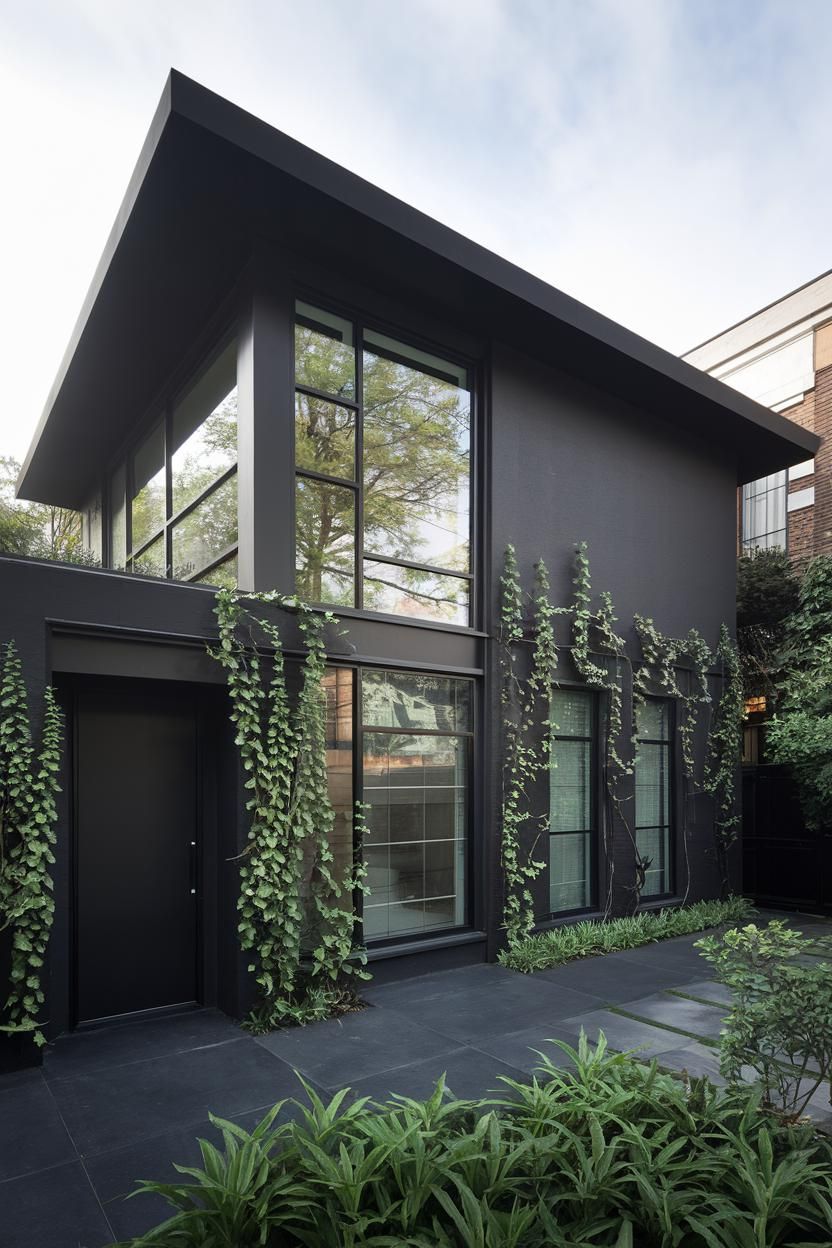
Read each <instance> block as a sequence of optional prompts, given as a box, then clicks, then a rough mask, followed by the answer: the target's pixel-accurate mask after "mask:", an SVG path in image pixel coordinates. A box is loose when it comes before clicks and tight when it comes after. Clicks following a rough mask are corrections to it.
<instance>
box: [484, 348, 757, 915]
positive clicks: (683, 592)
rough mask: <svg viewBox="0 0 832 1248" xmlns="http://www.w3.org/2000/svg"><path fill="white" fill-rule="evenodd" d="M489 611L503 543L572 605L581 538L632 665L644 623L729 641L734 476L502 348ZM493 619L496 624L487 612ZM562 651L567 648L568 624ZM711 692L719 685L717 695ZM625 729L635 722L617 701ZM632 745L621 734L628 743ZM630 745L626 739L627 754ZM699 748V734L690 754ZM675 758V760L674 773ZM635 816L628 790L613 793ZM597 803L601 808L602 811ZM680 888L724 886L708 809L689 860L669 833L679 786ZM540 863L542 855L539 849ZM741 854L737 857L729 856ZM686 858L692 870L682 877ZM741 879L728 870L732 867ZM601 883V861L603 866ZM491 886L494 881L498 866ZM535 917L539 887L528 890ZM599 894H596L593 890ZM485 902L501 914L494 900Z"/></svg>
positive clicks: (634, 415)
mask: <svg viewBox="0 0 832 1248" xmlns="http://www.w3.org/2000/svg"><path fill="white" fill-rule="evenodd" d="M490 406H491V427H490V466H491V469H490V470H491V481H492V483H491V498H490V506H489V508H488V512H487V514H488V529H489V534H490V543H491V563H492V578H491V586H490V600H491V609H492V611H493V612H495V613H496V612H497V610H498V595H499V572H500V567H501V563H502V558H503V553H504V551H505V547H506V545H507V544H508V543H509V542H511V543H513V544H514V546H515V548H516V550H517V556H518V561H519V564H520V568H521V575H522V577H523V579H524V582H525V583H526V584H527V585H529V584H530V583H531V577H532V565H533V564H534V562H535V561H536V560H537V559H539V558H543V559H544V560H545V561H546V563H547V565H548V568H549V571H550V575H551V581H552V596H553V601H554V602H555V603H556V604H560V605H567V604H569V603H570V602H571V600H572V595H573V584H572V578H573V574H574V549H575V544H576V542H578V541H586V543H587V545H588V553H589V559H590V565H591V571H592V582H593V591H594V593H595V595H596V596H597V594H598V593H599V592H600V591H602V590H609V591H610V593H611V594H612V597H613V600H614V603H615V606H616V614H617V616H618V620H619V623H618V625H617V628H618V631H619V632H620V633H621V634H622V635H623V636H624V637H625V639H626V640H627V642H628V648H629V651H630V655H631V657H632V658H634V659H636V660H637V659H638V658H639V654H640V651H639V647H638V642H637V639H636V637H635V634H634V630H633V626H632V620H633V615H634V614H635V613H638V614H641V615H645V616H650V617H652V618H653V620H654V621H655V623H656V625H657V626H658V628H659V629H660V630H662V631H663V632H665V633H668V634H670V635H672V636H681V635H684V634H685V633H687V631H688V629H690V628H691V627H696V628H698V629H699V630H700V631H701V632H702V633H703V634H704V636H705V638H706V640H707V641H708V642H709V643H710V644H711V645H712V646H713V645H714V644H715V643H716V640H717V636H718V633H719V628H720V625H721V623H722V622H723V621H724V622H725V623H727V624H728V626H729V628H730V629H731V630H732V631H733V628H734V600H735V576H736V555H735V537H734V527H735V523H736V516H735V508H736V485H735V482H736V465H735V464H734V463H733V462H730V461H729V460H727V459H726V458H725V452H724V451H723V452H722V453H720V452H719V451H718V450H717V449H715V448H714V447H713V446H709V445H708V444H707V443H706V442H705V441H704V440H701V441H700V440H698V439H696V438H694V437H693V436H691V435H690V434H684V433H682V432H674V431H673V429H672V428H671V427H669V426H668V424H667V423H666V422H660V421H659V420H657V419H656V418H655V417H652V416H650V415H648V414H646V413H643V412H640V411H639V410H638V409H636V408H634V407H633V406H632V405H630V404H628V403H625V402H623V401H622V400H620V399H618V398H617V397H616V396H615V395H613V394H610V393H608V392H607V391H605V390H604V379H603V378H599V380H598V386H597V387H591V386H589V385H587V384H585V383H582V382H580V381H578V380H576V379H574V378H573V377H571V376H569V375H568V374H566V373H563V372H561V371H558V370H556V369H553V368H547V367H546V366H545V365H544V364H542V363H540V362H538V361H535V360H533V359H531V358H528V357H526V356H523V355H521V354H519V353H517V352H516V351H514V350H512V349H510V348H508V347H505V346H503V345H501V344H495V345H494V347H493V364H492V377H491V404H490ZM494 618H495V619H496V618H497V616H496V614H495V616H494ZM557 630H558V640H559V641H560V642H561V644H562V646H564V647H565V646H567V645H568V643H569V630H568V626H567V623H566V621H565V620H560V621H558V622H557ZM561 676H562V679H563V680H564V681H566V682H568V681H570V680H574V679H575V676H576V673H574V671H573V670H572V669H571V667H570V663H569V656H568V653H566V651H565V649H564V650H562V651H561ZM718 689H719V684H718V682H715V684H714V692H717V693H718ZM489 703H490V707H491V725H490V734H489V747H490V750H491V752H492V758H493V759H494V760H495V764H496V762H497V760H498V758H499V734H498V724H499V719H500V714H501V712H500V706H499V673H498V670H497V654H496V652H493V653H492V666H491V670H490V693H489ZM624 715H625V725H627V724H628V723H629V722H631V720H630V716H631V707H630V704H629V698H628V697H625V706H624ZM628 735H629V732H628V729H627V728H626V727H625V737H626V736H628ZM622 744H623V745H624V746H625V748H626V746H627V742H626V740H625V741H624V742H623V743H622ZM704 748H705V734H704V732H700V734H699V740H698V750H699V756H700V758H701V756H702V753H703V751H704ZM680 764H681V759H680V758H679V757H678V746H677V758H676V770H677V774H678V773H679V772H680V770H681V768H680ZM492 785H493V788H492V795H491V801H492V802H493V803H494V808H495V809H496V808H497V807H498V804H499V777H498V769H497V766H496V765H495V766H494V768H493V769H492ZM621 791H622V792H623V793H625V794H627V793H629V794H630V796H629V797H627V798H625V805H624V809H625V811H629V812H630V813H631V812H632V808H633V801H632V787H631V786H629V787H628V785H627V784H625V785H624V786H623V788H622V790H621ZM600 796H601V795H600V793H599V802H600ZM675 797H676V800H675V806H674V809H675V816H676V824H677V837H676V842H677V852H676V882H677V889H676V892H677V893H678V894H683V893H684V891H685V885H686V883H687V881H688V879H689V897H690V898H691V899H695V898H698V897H707V896H714V895H716V894H717V893H718V891H719V881H718V875H717V872H716V866H715V859H714V854H713V808H712V803H711V801H710V799H709V798H707V797H704V796H701V795H700V796H695V797H692V798H689V799H688V803H687V831H688V837H687V841H688V843H687V851H685V848H684V846H683V844H682V838H681V837H680V836H679V835H678V830H679V828H680V827H681V822H682V818H683V815H684V813H685V812H684V809H683V799H682V793H681V786H680V785H677V789H676V795H675ZM536 800H537V802H538V805H539V809H538V811H537V813H539V814H544V813H545V812H546V810H547V807H548V793H547V792H546V791H545V786H542V787H541V790H540V792H539V793H537V794H536ZM539 849H540V851H541V852H540V854H539V856H541V857H546V856H547V855H546V851H545V848H544V847H539ZM613 852H614V857H615V863H616V866H615V881H616V883H615V890H614V892H615V906H616V909H617V910H619V911H624V910H626V909H628V908H629V905H630V903H631V900H632V893H631V892H629V891H628V890H629V888H630V886H631V885H632V883H633V875H634V872H633V865H632V864H633V852H632V843H631V841H630V838H629V836H628V834H627V831H626V828H624V827H623V826H622V824H621V821H620V820H615V821H614V832H613ZM736 857H737V855H736V854H734V858H735V859H736ZM687 861H689V863H690V875H689V877H688V870H687ZM733 865H734V868H735V870H736V867H737V865H738V864H737V863H736V862H734V864H733ZM599 868H600V874H601V875H602V876H603V872H604V868H603V864H602V863H601V864H599ZM494 878H495V879H496V878H497V877H496V869H495V875H494ZM535 892H536V895H537V898H536V899H537V901H538V904H539V907H540V910H541V911H544V910H545V909H546V908H547V906H546V899H545V887H544V885H543V884H541V885H539V886H538V887H537V888H536V889H535ZM599 895H601V896H602V895H603V883H602V882H601V881H599ZM493 904H494V906H495V908H496V907H498V905H499V898H498V897H497V896H496V895H495V897H494V899H493Z"/></svg>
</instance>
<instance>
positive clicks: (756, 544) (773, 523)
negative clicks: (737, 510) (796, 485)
mask: <svg viewBox="0 0 832 1248" xmlns="http://www.w3.org/2000/svg"><path fill="white" fill-rule="evenodd" d="M786 476H787V474H786V471H785V469H784V470H783V471H782V472H773V473H772V474H771V475H770V476H768V477H761V478H760V480H759V481H752V482H751V483H750V484H749V485H744V486H743V487H742V549H743V553H744V554H747V553H748V552H749V551H752V550H769V549H771V547H773V546H782V547H783V549H785V547H786V490H787V484H786Z"/></svg>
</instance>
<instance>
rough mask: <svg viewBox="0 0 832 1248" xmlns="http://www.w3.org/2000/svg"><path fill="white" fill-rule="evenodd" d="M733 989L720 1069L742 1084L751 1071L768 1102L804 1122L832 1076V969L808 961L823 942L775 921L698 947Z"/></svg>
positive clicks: (710, 938)
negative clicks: (811, 1101) (811, 1102)
mask: <svg viewBox="0 0 832 1248" xmlns="http://www.w3.org/2000/svg"><path fill="white" fill-rule="evenodd" d="M697 946H698V947H699V948H700V949H701V950H702V955H703V957H704V958H706V959H707V961H709V962H710V963H711V965H712V966H713V967H714V971H715V973H716V975H717V978H718V979H719V980H720V981H721V982H722V983H723V984H725V985H726V986H727V987H728V988H730V989H731V990H732V993H733V1002H732V1006H731V1012H730V1014H729V1015H728V1018H727V1020H726V1024H725V1030H724V1031H723V1033H722V1036H721V1038H720V1069H721V1071H722V1074H723V1075H724V1076H725V1078H726V1079H728V1080H729V1081H731V1082H732V1083H735V1084H736V1083H739V1082H740V1081H741V1080H742V1079H743V1077H744V1074H745V1073H746V1072H747V1069H748V1068H749V1067H750V1068H751V1070H753V1072H754V1075H755V1076H756V1078H757V1079H758V1080H759V1081H760V1086H761V1088H762V1095H763V1104H764V1105H765V1106H766V1107H767V1108H770V1109H772V1110H775V1111H776V1112H777V1113H779V1114H782V1115H783V1116H784V1117H786V1118H799V1117H800V1115H801V1114H802V1113H803V1112H804V1111H805V1110H806V1107H807V1105H808V1102H809V1099H810V1098H811V1097H812V1096H813V1095H814V1093H815V1092H817V1091H818V1089H819V1088H820V1087H821V1086H822V1085H824V1084H825V1085H826V1086H827V1091H829V1078H830V1074H832V965H830V964H829V963H828V962H824V961H819V960H817V959H814V958H811V957H809V956H808V954H809V952H810V950H812V949H813V948H814V947H815V942H814V941H812V940H807V939H806V938H805V937H804V936H802V935H801V934H800V932H796V931H794V930H792V929H790V928H788V927H787V926H786V924H785V923H784V922H783V921H782V920H780V919H775V920H773V921H772V922H771V923H769V924H768V925H767V926H766V927H757V926H756V925H755V924H753V923H750V924H748V925H747V926H746V927H743V928H741V929H739V930H737V931H730V932H725V933H724V934H723V935H722V936H708V937H705V938H704V939H703V940H700V941H697Z"/></svg>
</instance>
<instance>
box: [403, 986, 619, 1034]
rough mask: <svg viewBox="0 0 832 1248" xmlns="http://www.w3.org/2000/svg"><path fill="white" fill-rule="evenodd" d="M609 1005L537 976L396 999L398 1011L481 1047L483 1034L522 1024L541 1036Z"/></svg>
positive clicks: (511, 1029)
mask: <svg viewBox="0 0 832 1248" xmlns="http://www.w3.org/2000/svg"><path fill="white" fill-rule="evenodd" d="M599 1005H603V1001H602V1000H601V999H600V998H599V997H594V996H592V995H591V994H589V993H586V992H578V991H577V990H575V989H573V988H564V987H561V986H560V985H559V984H552V983H548V982H546V981H545V980H542V979H540V978H538V977H537V976H534V975H518V974H514V975H513V978H512V979H511V980H507V981H500V982H499V983H497V984H495V985H494V986H493V987H492V986H491V985H489V984H488V983H487V982H486V983H483V984H482V985H481V986H477V987H473V988H461V989H459V990H458V991H457V992H455V993H446V994H443V995H441V996H437V997H425V998H421V999H420V1000H417V1001H396V1003H395V1005H394V1006H392V1007H391V1008H390V1010H389V1011H388V1009H386V1008H385V1009H384V1013H385V1014H386V1013H388V1012H390V1013H392V1012H393V1010H395V1012H396V1013H397V1014H400V1015H402V1016H403V1017H407V1018H411V1019H413V1020H414V1022H419V1023H421V1024H422V1025H423V1026H425V1027H431V1028H433V1029H434V1030H435V1031H438V1032H441V1033H442V1035H445V1036H449V1037H450V1038H451V1039H453V1040H456V1041H458V1042H460V1043H463V1044H466V1043H468V1042H474V1043H477V1042H478V1041H479V1039H480V1038H481V1037H482V1036H496V1035H503V1034H505V1033H508V1032H511V1031H517V1030H518V1027H519V1026H523V1025H525V1026H527V1027H532V1026H534V1027H539V1028H540V1031H541V1034H545V1032H546V1030H547V1028H551V1027H553V1026H554V1025H555V1024H556V1023H558V1022H559V1021H560V1020H561V1019H563V1018H568V1017H569V1016H570V1015H572V1014H579V1013H582V1012H583V1011H586V1010H591V1009H593V1008H594V1007H595V1006H599Z"/></svg>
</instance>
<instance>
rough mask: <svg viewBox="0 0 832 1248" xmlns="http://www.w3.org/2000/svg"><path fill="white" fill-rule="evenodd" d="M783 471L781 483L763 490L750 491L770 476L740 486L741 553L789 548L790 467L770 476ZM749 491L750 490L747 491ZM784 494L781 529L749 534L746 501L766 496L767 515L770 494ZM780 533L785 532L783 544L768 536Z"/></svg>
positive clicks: (751, 553)
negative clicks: (746, 524)
mask: <svg viewBox="0 0 832 1248" xmlns="http://www.w3.org/2000/svg"><path fill="white" fill-rule="evenodd" d="M781 473H782V475H783V478H784V479H783V481H782V482H780V484H779V485H773V486H765V487H764V488H763V489H761V490H757V491H756V492H754V493H750V491H751V489H752V487H753V486H755V485H759V484H760V482H761V481H768V476H766V477H757V478H756V479H755V480H754V481H748V482H746V484H745V485H742V486H740V553H741V554H743V555H753V554H754V552H755V551H757V550H785V551H786V552H787V553H788V549H789V473H788V469H786V468H781V469H780V471H779V472H777V473H770V474H769V476H780V474H781ZM747 491H749V492H748V493H747ZM780 492H782V494H783V527H782V528H781V529H767V530H766V531H765V532H764V533H755V534H754V535H753V536H747V534H746V526H745V508H746V503H749V502H751V501H752V500H753V499H755V498H758V497H759V496H760V495H761V494H765V495H766V496H767V497H766V515H768V496H769V495H771V494H774V493H780ZM778 533H782V534H783V543H782V546H781V544H780V543H779V542H773V543H772V542H770V541H768V538H771V537H775V536H776V535H777V534H778Z"/></svg>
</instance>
